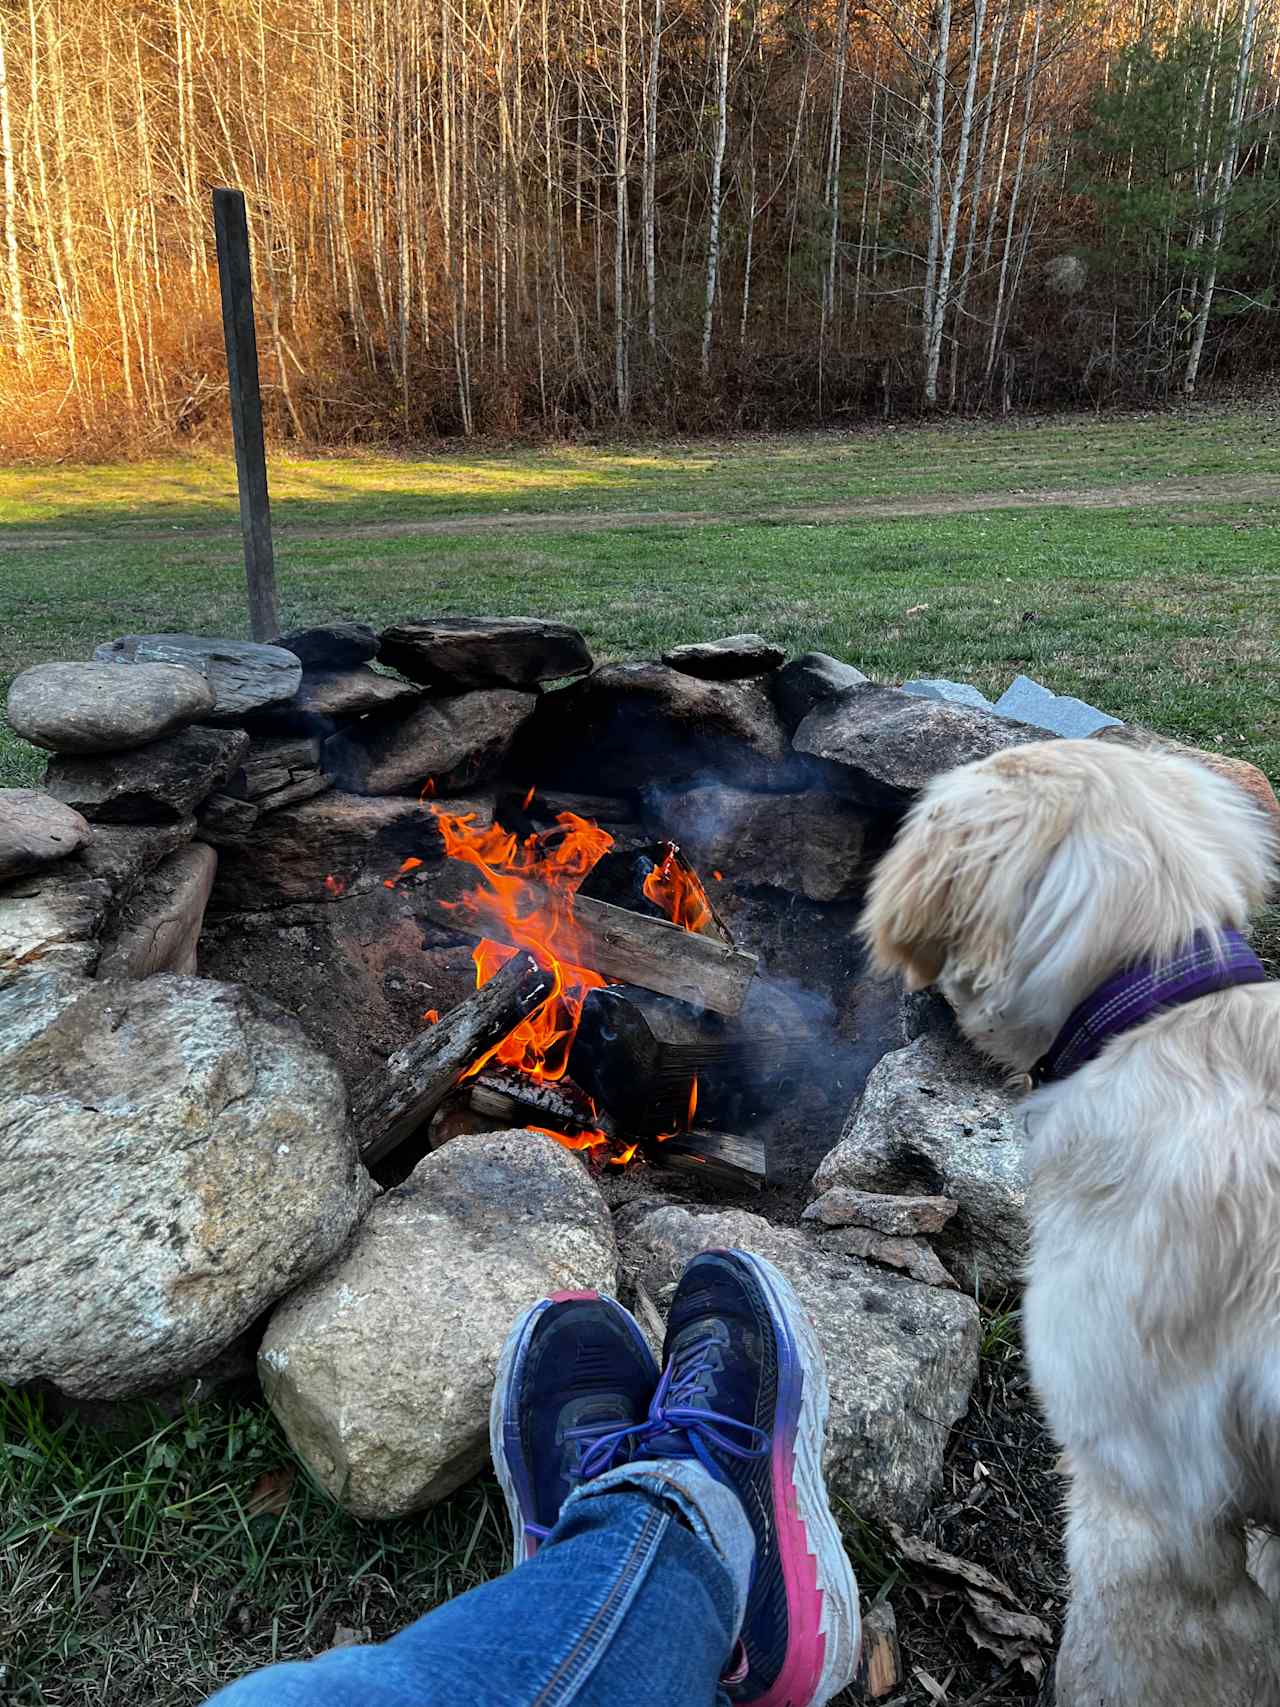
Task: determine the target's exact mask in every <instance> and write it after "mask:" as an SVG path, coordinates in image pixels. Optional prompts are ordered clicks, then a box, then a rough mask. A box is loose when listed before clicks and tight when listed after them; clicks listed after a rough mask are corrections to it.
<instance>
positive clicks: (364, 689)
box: [245, 665, 422, 735]
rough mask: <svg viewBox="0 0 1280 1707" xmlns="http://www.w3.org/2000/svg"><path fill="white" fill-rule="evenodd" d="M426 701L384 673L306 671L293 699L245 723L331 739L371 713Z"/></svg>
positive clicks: (257, 729)
mask: <svg viewBox="0 0 1280 1707" xmlns="http://www.w3.org/2000/svg"><path fill="white" fill-rule="evenodd" d="M421 698H422V690H421V689H420V688H416V687H413V686H411V685H410V683H408V682H401V681H397V680H396V678H395V677H394V676H383V675H379V673H378V672H377V670H370V669H367V668H365V667H364V666H363V665H357V666H356V667H354V668H351V669H343V670H307V671H305V672H304V674H303V677H302V685H301V686H300V687H299V689H298V691H297V693H296V694H294V696H293V698H292V699H288V700H282V701H281V702H280V703H279V704H276V705H269V706H267V707H265V709H264V710H262V711H255V712H253V713H252V714H251V715H249V716H248V717H247V718H246V719H245V722H246V724H247V725H248V727H249V728H250V729H251V730H253V732H254V733H255V734H273V733H279V734H286V733H290V732H293V731H298V732H300V733H303V734H314V735H330V734H332V733H333V731H334V730H335V729H337V728H338V727H339V725H341V724H344V723H352V722H354V721H355V719H356V718H357V717H363V716H364V715H365V714H366V713H367V712H370V711H376V712H379V713H382V712H388V711H391V710H392V709H393V708H394V707H397V706H398V707H399V708H400V709H401V710H403V711H408V709H409V708H410V707H411V706H412V705H414V704H415V703H416V702H417V701H418V700H420V699H421Z"/></svg>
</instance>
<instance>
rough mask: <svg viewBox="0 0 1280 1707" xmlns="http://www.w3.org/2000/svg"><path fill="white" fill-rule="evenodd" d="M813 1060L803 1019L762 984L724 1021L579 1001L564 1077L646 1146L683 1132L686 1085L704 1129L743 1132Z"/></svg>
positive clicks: (635, 993) (639, 1003)
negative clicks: (694, 1089) (650, 1139)
mask: <svg viewBox="0 0 1280 1707" xmlns="http://www.w3.org/2000/svg"><path fill="white" fill-rule="evenodd" d="M812 1051H813V1027H812V1025H811V1023H810V1021H809V1018H808V1016H807V1014H806V1013H805V1011H804V1009H803V1008H801V1007H800V1006H799V1005H798V1004H797V1003H794V1002H793V1001H791V1000H790V998H789V997H788V996H787V995H786V994H785V993H784V992H783V991H780V990H777V989H775V988H773V987H772V986H769V985H767V984H765V983H757V984H755V985H753V986H752V988H751V989H750V990H749V991H748V992H747V995H746V997H745V999H744V1002H743V1006H742V1008H741V1010H740V1012H739V1013H738V1014H737V1016H736V1017H734V1018H732V1019H727V1018H725V1017H724V1016H722V1015H720V1014H715V1013H706V1012H703V1011H702V1010H701V1009H699V1008H696V1007H691V1006H690V1005H689V1004H688V1003H686V1002H679V1001H674V1000H672V999H671V998H670V997H668V996H663V995H658V994H655V993H653V992H652V991H649V990H642V989H637V988H635V987H630V988H628V987H626V986H615V987H613V988H610V989H605V990H592V991H591V992H590V994H589V995H588V996H587V999H586V1002H585V1003H584V1004H583V1009H582V1018H581V1021H580V1023H579V1026H578V1035H577V1037H576V1038H575V1040H574V1045H573V1051H572V1053H571V1055H570V1057H569V1072H570V1074H571V1075H572V1076H573V1078H574V1080H575V1081H576V1082H577V1083H578V1084H579V1085H581V1086H582V1088H583V1089H584V1090H585V1091H586V1092H587V1093H588V1095H589V1096H591V1097H592V1098H593V1099H594V1101H595V1104H596V1106H597V1108H602V1109H607V1110H608V1111H609V1113H610V1114H611V1115H612V1116H613V1117H614V1119H615V1121H616V1122H617V1123H618V1125H619V1126H620V1127H622V1128H624V1129H625V1130H626V1131H628V1132H632V1133H638V1134H641V1135H643V1136H646V1137H647V1136H652V1135H653V1134H656V1133H659V1132H672V1131H677V1130H679V1129H680V1128H681V1127H682V1126H685V1125H687V1124H688V1120H689V1092H690V1087H691V1085H692V1082H693V1080H694V1079H695V1078H696V1079H697V1081H698V1110H699V1112H700V1114H701V1115H702V1116H703V1118H704V1120H705V1118H706V1116H707V1115H708V1114H709V1115H710V1116H711V1120H710V1122H709V1124H712V1125H724V1126H727V1127H731V1128H732V1127H734V1126H736V1125H739V1124H742V1123H743V1122H744V1121H745V1120H747V1119H748V1118H749V1117H754V1116H756V1115H758V1114H759V1113H760V1112H761V1111H762V1110H763V1108H765V1107H768V1106H773V1105H776V1104H777V1103H778V1102H779V1101H780V1100H782V1099H784V1098H785V1097H787V1096H788V1095H789V1094H790V1092H791V1091H792V1090H793V1089H794V1081H795V1079H796V1078H797V1077H803V1076H805V1073H806V1070H807V1067H808V1064H809V1062H810V1060H811V1058H812Z"/></svg>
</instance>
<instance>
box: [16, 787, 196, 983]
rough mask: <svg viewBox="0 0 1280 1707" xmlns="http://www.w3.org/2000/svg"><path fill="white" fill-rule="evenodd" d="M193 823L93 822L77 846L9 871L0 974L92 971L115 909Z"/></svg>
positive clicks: (187, 834)
mask: <svg viewBox="0 0 1280 1707" xmlns="http://www.w3.org/2000/svg"><path fill="white" fill-rule="evenodd" d="M195 827H196V826H195V820H194V819H192V818H186V819H181V820H179V821H178V822H176V823H173V824H165V825H159V826H154V827H147V828H144V829H137V828H127V829H126V828H118V827H116V826H115V825H106V824H102V825H98V826H97V827H96V829H95V830H94V835H93V840H92V841H90V842H87V843H86V844H85V846H84V847H83V848H81V849H80V851H79V852H78V853H75V854H72V855H71V856H70V857H69V858H68V859H64V860H61V861H60V862H59V863H58V864H57V865H54V866H50V867H49V868H47V869H46V870H44V871H38V872H28V873H26V874H25V875H24V876H21V877H15V878H13V879H11V881H10V882H8V883H7V884H6V885H5V886H4V888H3V889H0V981H3V980H4V979H5V978H7V977H10V976H12V975H13V974H15V973H17V972H18V971H20V970H21V969H22V968H24V967H41V968H43V969H45V970H55V969H58V968H61V969H63V970H65V971H72V972H79V973H85V974H89V973H92V972H93V970H94V968H95V967H96V966H97V964H98V956H99V937H100V935H101V933H102V931H103V929H104V928H105V926H106V925H107V924H108V922H109V921H110V919H111V917H112V915H113V913H114V912H115V911H116V910H117V909H118V908H120V907H122V906H124V905H125V904H126V903H127V902H128V901H129V900H130V898H131V897H132V896H133V895H134V894H135V893H136V892H137V890H138V887H139V886H140V884H141V883H142V882H143V880H144V879H145V877H146V874H147V873H148V872H149V871H150V870H152V869H153V867H154V866H155V865H157V864H158V863H159V861H160V860H162V859H164V858H165V857H166V856H167V855H169V854H171V853H172V852H173V851H174V850H175V849H176V848H179V847H181V846H183V844H184V843H186V842H189V841H190V840H191V837H192V836H193V835H194V833H195Z"/></svg>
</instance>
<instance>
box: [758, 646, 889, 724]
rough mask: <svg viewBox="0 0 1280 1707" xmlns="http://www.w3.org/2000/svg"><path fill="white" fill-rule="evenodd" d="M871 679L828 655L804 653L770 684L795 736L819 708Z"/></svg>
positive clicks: (780, 709) (779, 709) (777, 704)
mask: <svg viewBox="0 0 1280 1707" xmlns="http://www.w3.org/2000/svg"><path fill="white" fill-rule="evenodd" d="M868 679H869V678H868V677H866V676H864V675H863V673H862V671H861V670H856V669H854V667H853V665H852V664H845V663H842V662H841V660H840V659H839V658H832V657H831V656H830V655H829V654H828V653H826V652H803V653H801V655H800V657H798V658H793V659H792V660H791V662H790V663H789V664H784V665H783V666H782V668H781V669H780V670H779V671H778V672H777V674H776V675H775V676H774V677H773V678H772V680H771V681H770V683H769V690H770V692H771V693H772V694H773V703H774V704H775V705H776V706H777V708H778V711H779V713H780V715H781V717H782V721H783V723H785V725H786V727H787V731H788V733H794V732H795V730H796V729H798V728H799V726H800V725H801V723H803V722H804V720H805V718H806V717H807V716H808V715H809V713H810V712H811V711H812V710H813V708H814V706H815V705H820V704H821V703H822V701H823V700H824V699H834V698H835V696H836V695H837V694H839V693H844V692H845V691H846V690H847V689H848V688H856V687H860V686H861V685H862V683H863V682H865V681H867V680H868Z"/></svg>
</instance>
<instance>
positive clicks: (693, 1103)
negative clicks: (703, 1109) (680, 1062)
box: [684, 1073, 698, 1132]
mask: <svg viewBox="0 0 1280 1707" xmlns="http://www.w3.org/2000/svg"><path fill="white" fill-rule="evenodd" d="M697 1112H698V1075H697V1074H696V1073H695V1074H694V1075H693V1083H692V1084H691V1085H690V1086H689V1111H688V1113H687V1114H686V1115H685V1117H684V1124H685V1130H686V1131H687V1132H692V1130H693V1117H694V1115H695V1114H696V1113H697Z"/></svg>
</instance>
